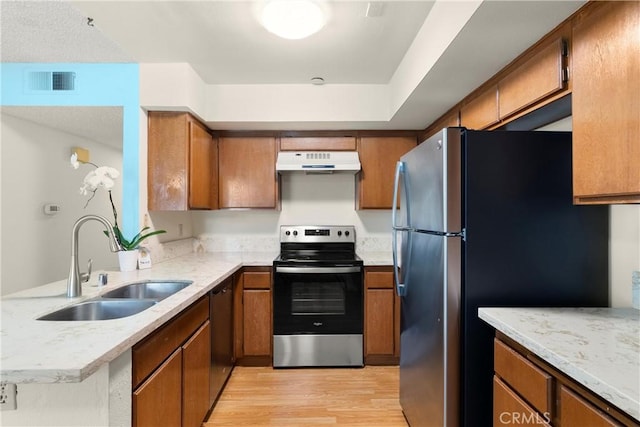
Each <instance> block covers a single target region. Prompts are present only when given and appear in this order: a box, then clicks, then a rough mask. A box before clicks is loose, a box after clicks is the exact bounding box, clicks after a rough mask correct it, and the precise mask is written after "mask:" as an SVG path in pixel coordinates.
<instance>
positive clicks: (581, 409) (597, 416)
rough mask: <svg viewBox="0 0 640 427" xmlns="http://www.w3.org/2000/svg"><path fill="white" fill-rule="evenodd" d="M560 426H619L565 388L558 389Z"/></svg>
mask: <svg viewBox="0 0 640 427" xmlns="http://www.w3.org/2000/svg"><path fill="white" fill-rule="evenodd" d="M560 425H562V426H566V427H571V426H589V427H614V426H621V425H622V424H619V423H617V422H616V421H614V420H613V419H612V418H609V417H608V416H607V415H606V414H604V413H603V412H602V411H600V410H598V409H596V407H595V406H593V405H591V404H590V403H588V402H587V401H586V400H584V399H583V398H581V397H580V396H578V395H577V394H575V393H573V392H572V391H571V390H569V389H568V388H567V387H565V386H562V387H561V388H560Z"/></svg>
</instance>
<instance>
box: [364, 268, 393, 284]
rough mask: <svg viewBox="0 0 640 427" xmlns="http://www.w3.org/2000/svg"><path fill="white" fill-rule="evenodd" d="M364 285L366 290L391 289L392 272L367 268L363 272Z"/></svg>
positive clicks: (386, 269) (390, 270)
mask: <svg viewBox="0 0 640 427" xmlns="http://www.w3.org/2000/svg"><path fill="white" fill-rule="evenodd" d="M364 284H365V286H366V288H367V289H387V288H393V270H392V269H390V268H386V267H385V268H384V269H381V268H376V267H368V268H366V269H365V272H364Z"/></svg>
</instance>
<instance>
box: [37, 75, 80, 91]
mask: <svg viewBox="0 0 640 427" xmlns="http://www.w3.org/2000/svg"><path fill="white" fill-rule="evenodd" d="M75 80H76V73H74V72H71V71H32V72H29V74H28V80H27V81H28V88H29V90H38V91H40V90H41V91H70V90H75Z"/></svg>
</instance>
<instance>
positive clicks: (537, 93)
mask: <svg viewBox="0 0 640 427" xmlns="http://www.w3.org/2000/svg"><path fill="white" fill-rule="evenodd" d="M565 50H566V49H565V42H564V41H563V40H562V39H561V38H557V39H555V40H553V41H551V42H550V43H549V44H548V45H547V46H546V47H541V48H540V49H539V50H538V51H537V52H536V53H535V55H533V56H532V57H531V58H529V59H528V60H527V61H525V62H524V63H523V64H522V65H520V66H519V67H518V68H516V69H515V70H513V71H512V72H511V73H509V74H508V75H507V76H506V77H505V78H503V79H502V80H500V81H499V82H498V105H499V108H498V111H499V112H500V118H501V119H504V118H505V117H508V116H509V115H511V114H513V113H515V112H517V111H519V110H521V109H523V108H526V107H528V106H529V105H531V104H534V103H536V102H538V101H540V100H542V99H544V98H546V97H548V96H551V95H553V94H555V93H557V92H560V91H562V90H563V89H564V88H565V83H564V79H563V58H564V56H563V52H565Z"/></svg>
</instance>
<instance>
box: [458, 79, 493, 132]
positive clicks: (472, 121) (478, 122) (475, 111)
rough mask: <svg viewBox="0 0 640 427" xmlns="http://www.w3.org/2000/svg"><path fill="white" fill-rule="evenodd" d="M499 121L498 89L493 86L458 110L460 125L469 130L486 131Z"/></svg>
mask: <svg viewBox="0 0 640 427" xmlns="http://www.w3.org/2000/svg"><path fill="white" fill-rule="evenodd" d="M499 121H500V114H499V112H498V87H497V85H493V86H491V87H490V88H488V89H487V90H485V91H484V92H482V93H480V94H479V95H478V96H476V97H475V98H473V99H472V100H471V101H469V103H468V104H466V105H463V106H462V108H460V125H461V126H464V127H466V128H469V129H477V130H480V129H486V128H488V127H489V126H492V125H494V124H496V123H498V122H499Z"/></svg>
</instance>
